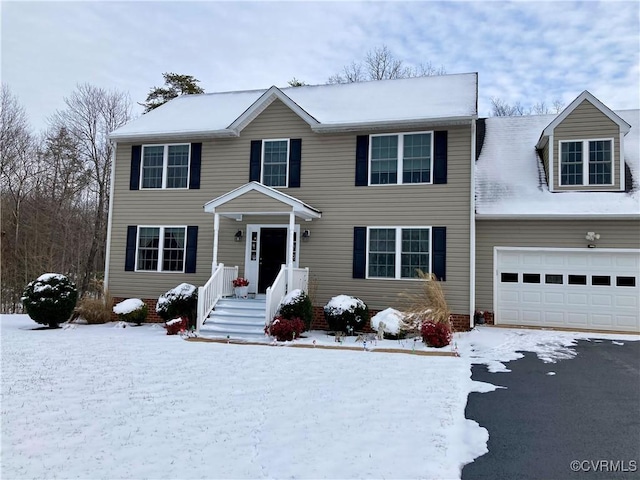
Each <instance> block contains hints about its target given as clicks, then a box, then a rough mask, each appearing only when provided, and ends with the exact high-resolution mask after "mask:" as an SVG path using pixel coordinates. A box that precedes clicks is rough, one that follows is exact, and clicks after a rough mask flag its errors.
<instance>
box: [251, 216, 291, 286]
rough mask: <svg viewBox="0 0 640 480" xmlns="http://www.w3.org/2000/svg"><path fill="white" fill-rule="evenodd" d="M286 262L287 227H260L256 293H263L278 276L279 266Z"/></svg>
mask: <svg viewBox="0 0 640 480" xmlns="http://www.w3.org/2000/svg"><path fill="white" fill-rule="evenodd" d="M283 263H287V229H286V228H261V229H260V262H259V266H258V293H265V292H266V290H267V287H270V286H271V284H272V283H273V281H274V280H275V279H276V277H277V276H278V272H279V271H280V266H281V265H282V264H283Z"/></svg>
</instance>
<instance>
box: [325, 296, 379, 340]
mask: <svg viewBox="0 0 640 480" xmlns="http://www.w3.org/2000/svg"><path fill="white" fill-rule="evenodd" d="M324 318H325V320H326V321H327V324H328V325H329V329H330V330H333V331H334V332H344V333H346V334H348V335H353V334H354V332H358V331H362V329H363V328H364V326H365V325H366V324H367V323H368V322H369V308H368V307H367V304H366V303H364V302H363V301H362V300H360V299H359V298H356V297H351V296H349V295H338V296H337V297H333V298H332V299H331V300H329V302H328V303H327V304H326V305H325V306H324Z"/></svg>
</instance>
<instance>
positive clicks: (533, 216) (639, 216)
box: [476, 213, 640, 221]
mask: <svg viewBox="0 0 640 480" xmlns="http://www.w3.org/2000/svg"><path fill="white" fill-rule="evenodd" d="M476 220H551V221H553V220H563V221H564V220H640V213H546V214H545V213H528V214H522V213H519V214H515V213H513V214H512V213H505V214H501V213H477V214H476Z"/></svg>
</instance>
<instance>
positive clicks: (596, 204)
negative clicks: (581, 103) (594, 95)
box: [476, 110, 640, 218]
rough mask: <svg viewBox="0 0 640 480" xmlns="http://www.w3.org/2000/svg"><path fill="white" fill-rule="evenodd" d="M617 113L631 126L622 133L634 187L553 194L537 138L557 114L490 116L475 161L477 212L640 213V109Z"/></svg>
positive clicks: (515, 214) (484, 214)
mask: <svg viewBox="0 0 640 480" xmlns="http://www.w3.org/2000/svg"><path fill="white" fill-rule="evenodd" d="M615 113H616V114H617V115H619V116H620V117H621V118H622V119H623V120H624V121H626V122H627V123H628V124H630V125H631V129H630V130H629V133H627V134H626V135H625V136H624V157H625V162H626V164H627V165H628V166H629V169H630V171H631V174H632V177H633V188H632V189H631V191H630V192H554V193H551V192H550V191H549V187H548V185H547V182H546V178H545V173H544V170H543V167H542V162H541V160H540V158H539V157H538V155H537V152H536V143H537V142H538V139H539V138H540V134H541V133H542V132H543V130H544V129H545V128H546V127H547V126H548V125H549V124H550V123H551V122H552V121H553V120H554V119H555V118H556V115H530V116H518V117H491V118H487V119H486V133H485V139H484V144H483V147H482V151H481V153H480V157H479V158H478V161H477V163H476V214H477V215H478V217H479V218H482V217H485V218H493V217H495V218H501V217H502V218H508V217H529V218H531V217H541V218H545V217H546V218H548V217H554V216H560V217H562V216H566V217H572V218H573V217H577V216H579V217H599V216H603V217H604V216H606V217H608V218H611V217H616V216H618V217H640V152H639V143H640V135H639V134H638V132H639V130H640V110H622V111H617V112H615Z"/></svg>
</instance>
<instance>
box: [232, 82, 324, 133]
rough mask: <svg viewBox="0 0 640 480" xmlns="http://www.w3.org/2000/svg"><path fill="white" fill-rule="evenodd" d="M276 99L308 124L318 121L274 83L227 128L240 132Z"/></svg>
mask: <svg viewBox="0 0 640 480" xmlns="http://www.w3.org/2000/svg"><path fill="white" fill-rule="evenodd" d="M276 99H278V100H280V101H281V102H282V103H284V104H285V105H286V106H287V107H289V108H290V109H291V111H293V113H295V114H296V115H298V116H299V117H300V118H302V120H304V121H305V122H307V123H308V124H309V125H311V126H313V125H317V124H318V123H319V122H318V120H316V119H315V118H314V117H313V116H312V115H310V114H309V113H308V112H307V111H306V110H305V109H304V108H302V107H300V105H298V104H297V103H296V102H294V101H293V100H291V98H289V97H288V96H287V95H286V94H285V93H284V92H283V91H282V90H280V89H279V88H278V87H276V86H275V85H274V86H272V87H271V88H270V89H269V90H267V91H266V92H264V93H263V94H262V95H260V98H258V99H257V100H256V101H255V102H253V104H251V106H249V108H247V109H246V110H245V111H244V112H243V113H242V114H241V115H240V116H239V117H238V118H236V119H235V120H234V121H233V123H231V125H229V126H228V127H227V128H228V129H229V130H233V131H236V132H238V133H239V132H241V131H242V130H243V129H244V128H245V127H246V126H247V125H249V124H250V123H251V122H252V121H253V120H254V119H255V118H256V117H257V116H258V115H260V114H261V113H262V112H263V111H264V110H265V109H266V108H267V107H268V106H269V105H271V104H272V103H273V102H274V100H276Z"/></svg>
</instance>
